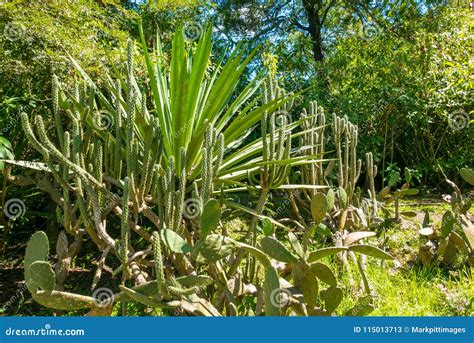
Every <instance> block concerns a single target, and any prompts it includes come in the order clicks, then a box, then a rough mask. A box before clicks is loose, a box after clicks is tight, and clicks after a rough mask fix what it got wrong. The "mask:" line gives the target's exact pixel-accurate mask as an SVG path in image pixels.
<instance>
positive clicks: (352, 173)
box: [21, 32, 391, 316]
mask: <svg viewBox="0 0 474 343" xmlns="http://www.w3.org/2000/svg"><path fill="white" fill-rule="evenodd" d="M141 33H142V32H141ZM181 39H182V37H180V35H179V34H178V35H176V36H175V40H174V42H173V45H176V46H177V47H178V48H179V47H180V45H179V44H180V40H181ZM206 39H207V40H209V41H206ZM206 42H207V43H206ZM209 42H210V34H209V33H206V34H205V35H203V38H202V39H201V40H200V43H198V44H202V46H201V49H202V50H200V51H201V53H202V54H204V55H205V52H206V51H207V50H205V49H204V48H205V47H206V46H205V44H208V43H209ZM181 43H182V44H184V42H181ZM144 44H145V46H144V48H145V50H146V43H144ZM203 47H204V48H203ZM209 49H210V46H209ZM176 51H178V52H175V54H178V53H181V52H182V50H180V49H177V50H176ZM202 51H204V52H202ZM239 54H240V52H239ZM133 55H134V53H133V45H132V44H129V48H128V63H127V66H126V70H125V76H123V77H119V78H118V79H117V80H116V81H112V79H110V80H109V81H108V83H109V86H108V88H107V89H108V93H107V94H105V93H103V92H102V91H101V90H100V89H99V87H97V86H96V85H95V84H94V83H93V82H92V81H91V80H90V78H87V77H85V80H86V83H85V84H78V85H76V87H75V89H74V92H73V94H72V96H70V95H68V93H67V92H66V91H63V90H62V87H61V85H60V83H59V80H58V79H57V78H56V77H55V76H53V89H52V91H53V121H54V127H52V128H51V129H47V128H46V127H47V125H46V124H45V119H43V118H42V117H41V116H36V117H35V118H33V119H32V118H29V117H28V115H27V114H25V113H23V114H22V115H21V119H22V125H23V128H24V130H25V132H26V135H27V137H28V139H29V141H30V143H31V144H32V146H33V147H34V148H35V149H36V150H38V151H39V152H40V153H41V155H42V158H43V161H44V162H45V164H46V166H47V168H45V169H47V170H46V171H45V172H44V174H45V175H43V176H44V177H42V178H37V179H35V180H34V182H37V183H38V187H40V188H41V189H47V190H48V192H49V193H50V194H51V197H52V198H53V199H54V201H55V203H56V205H57V217H58V222H59V223H60V224H61V225H62V226H63V227H64V231H63V232H61V234H60V236H59V237H58V242H57V246H56V254H57V257H58V262H57V264H56V266H55V268H54V270H53V268H52V266H51V265H50V264H49V262H48V251H49V243H48V240H47V238H46V236H45V234H44V233H42V232H39V233H36V234H35V235H34V236H33V237H32V238H31V240H30V242H29V244H28V249H27V256H26V257H25V277H26V279H27V280H29V279H31V280H32V281H31V284H30V285H29V290H30V291H31V293H32V296H33V298H34V299H35V300H37V301H38V302H40V303H41V304H44V305H45V306H50V307H53V308H56V309H91V312H92V313H98V312H100V307H101V304H100V303H99V302H97V299H94V297H92V296H89V295H81V294H73V293H68V292H64V291H63V285H64V283H65V280H66V277H67V273H68V270H69V268H70V267H71V265H72V264H73V263H74V258H75V257H76V256H77V255H78V253H79V250H80V247H81V242H82V241H83V240H85V239H90V240H91V241H92V242H93V243H94V244H95V245H96V246H97V248H98V250H99V255H98V258H97V261H98V263H97V269H96V272H95V274H94V277H93V281H92V285H91V290H92V291H94V290H96V289H98V286H99V285H100V283H101V281H102V279H103V274H104V273H103V272H104V271H105V270H112V274H113V275H114V276H119V277H120V282H119V284H118V285H116V287H115V294H113V296H112V299H111V302H110V303H109V304H108V307H112V306H113V305H114V304H115V303H118V302H122V303H126V302H128V301H135V302H139V303H142V304H144V305H146V306H151V307H159V308H161V309H163V310H164V311H167V310H173V311H178V312H172V313H187V314H193V315H209V316H217V315H235V314H237V312H238V310H237V309H238V308H239V306H240V305H241V301H242V299H243V297H244V296H245V295H246V294H252V295H255V296H256V299H257V304H256V308H255V313H257V314H261V313H263V312H264V313H265V314H266V315H281V314H285V313H292V314H298V315H331V314H333V313H334V312H335V311H336V309H337V307H338V305H339V303H340V302H341V300H342V296H343V291H342V289H341V288H339V287H338V285H337V281H336V276H335V274H334V273H333V272H332V271H331V269H330V268H329V267H328V266H327V265H326V264H323V263H321V261H319V259H320V258H322V257H324V256H329V255H334V254H337V255H344V256H345V258H347V256H349V258H354V261H355V264H357V266H358V268H359V271H360V273H361V276H362V280H363V287H364V289H365V293H366V294H365V296H364V298H361V303H360V304H359V305H358V306H357V307H355V308H354V309H352V310H351V311H349V313H351V314H362V313H367V312H369V310H370V307H371V306H372V304H371V303H370V301H369V300H370V299H369V298H370V296H371V295H372V294H371V291H370V288H369V282H368V281H367V278H366V277H365V274H364V268H363V266H362V264H363V263H362V262H361V258H360V257H359V256H360V254H362V255H364V256H365V255H369V256H375V257H378V258H386V259H388V258H391V257H390V256H389V255H388V254H386V253H385V252H384V251H382V250H380V249H378V248H376V247H373V246H370V245H365V244H355V243H358V242H360V240H362V239H364V238H367V237H370V236H371V233H366V232H352V233H350V231H351V229H353V228H354V227H353V226H351V225H350V223H349V220H348V218H355V217H356V214H355V213H359V212H358V209H357V208H356V207H355V203H356V201H358V200H357V199H358V197H359V196H360V193H357V192H356V191H355V187H356V183H357V180H358V178H359V175H360V173H361V161H360V160H358V159H357V151H356V148H357V127H356V126H355V125H353V124H351V123H350V122H349V121H348V119H347V117H344V118H340V117H337V116H333V118H332V120H333V121H332V133H333V141H332V143H333V144H334V149H335V151H336V157H335V159H332V158H328V159H327V160H323V159H322V157H323V156H324V157H326V155H327V153H326V151H325V150H326V146H327V142H328V137H326V133H327V131H328V130H326V126H327V125H328V124H327V123H326V116H325V114H324V110H323V109H322V108H321V107H319V106H318V105H317V104H316V103H315V102H313V103H311V107H310V110H309V112H306V111H304V112H303V116H302V118H301V119H300V120H298V121H296V122H292V121H291V115H290V111H291V110H292V108H293V105H294V103H293V102H294V99H295V97H294V96H293V95H290V94H286V92H285V91H284V89H283V88H281V87H280V86H279V85H278V82H277V81H276V80H275V78H274V75H273V76H272V75H270V77H269V78H268V79H266V80H265V82H263V89H262V97H261V100H262V106H261V107H257V109H254V107H255V105H256V101H259V99H260V98H257V100H251V101H249V104H248V105H245V106H243V104H244V103H246V102H247V100H248V99H249V94H250V93H251V90H252V89H254V88H258V87H257V86H258V83H257V82H255V83H253V84H251V85H249V87H248V88H247V89H246V91H245V92H243V93H242V94H243V95H242V98H241V97H240V96H239V97H238V99H240V100H238V101H237V103H236V105H235V107H234V106H233V105H230V106H229V109H228V110H225V111H224V114H221V116H220V117H219V113H220V112H219V111H222V109H223V108H224V107H223V103H221V100H220V97H219V96H220V95H219V94H217V93H216V92H218V91H215V90H214V89H211V88H209V89H207V88H206V87H207V86H206V82H203V84H204V86H203V87H202V88H199V87H197V88H194V89H193V90H194V91H195V92H193V93H189V94H187V93H186V96H189V97H196V99H195V100H196V102H195V103H193V104H186V106H185V105H183V104H182V103H181V100H183V99H182V98H180V96H178V95H177V93H176V92H178V89H176V88H174V87H176V86H177V85H178V83H176V82H177V81H176V80H173V78H174V77H184V76H182V75H181V76H180V75H178V74H179V73H178V72H177V70H175V69H174V68H175V67H176V65H174V66H173V67H172V71H171V76H170V77H171V80H172V81H173V82H171V83H172V85H174V86H170V90H169V94H168V93H167V92H166V91H164V90H166V89H167V88H166V87H168V80H167V76H166V74H165V73H164V71H163V70H162V67H163V66H161V65H160V64H157V65H156V66H155V67H156V68H154V67H152V68H150V69H149V73H150V82H151V83H152V87H151V88H152V89H151V93H152V96H153V99H154V101H152V102H151V104H150V103H149V99H148V98H147V95H149V94H147V92H146V91H142V90H141V89H140V87H139V86H138V84H137V80H136V78H135V76H134V62H133ZM184 55H185V54H184ZM184 55H183V56H184ZM173 56H174V58H175V59H176V58H177V57H176V56H177V55H173ZM178 57H179V56H178ZM181 57H182V56H181ZM236 58H237V57H236ZM145 59H149V56H148V55H147V54H145ZM203 59H205V56H204V57H203ZM180 61H181V62H182V61H187V58H184V59H181V60H180ZM149 62H150V61H147V63H149ZM175 62H176V60H175ZM181 62H180V63H181ZM150 63H151V62H150ZM176 63H178V62H176ZM182 63H184V62H182ZM186 63H187V62H186ZM172 64H173V63H172ZM236 64H237V63H236ZM183 65H186V66H188V65H187V64H183ZM200 67H202V68H201V69H199V68H197V67H196V68H197V69H194V67H190V69H189V70H188V69H187V68H183V70H182V72H183V73H185V72H190V73H191V74H190V75H187V74H186V75H187V76H189V77H190V78H189V82H190V83H196V82H198V81H199V80H200V78H204V77H205V76H204V71H205V66H204V65H202V66H200ZM229 68H230V67H229ZM200 71H202V72H203V75H201V76H200ZM226 71H227V69H225V68H223V73H226ZM155 73H158V74H155ZM226 75H227V74H226ZM227 77H233V75H227ZM209 82H211V81H209ZM212 82H213V81H212ZM221 82H223V81H220V82H219V83H216V84H214V87H216V89H220V90H221V91H222V92H224V91H226V90H223V89H222V88H219V87H221V86H222V84H221ZM229 94H230V93H229ZM181 95H183V94H181ZM183 96H184V95H183ZM168 97H169V98H168ZM201 97H202V98H203V99H204V98H206V97H209V98H212V99H213V102H211V103H209V104H208V105H207V106H204V105H202V107H199V106H201V104H200V101H201V100H199V99H201ZM203 99H202V101H204V100H203ZM198 100H199V101H198ZM188 105H189V106H190V107H189V108H188V107H187V106H188ZM221 105H222V108H220V109H219V108H217V107H219V106H221ZM193 106H195V107H193ZM198 107H199V108H198ZM149 109H150V110H149ZM239 109H240V112H241V113H239V114H236V113H237V111H238V110H239ZM186 111H188V112H186ZM189 113H191V115H190V116H193V115H195V114H196V116H195V117H193V118H189V117H187V115H188V114H189ZM234 115H235V116H236V118H237V119H236V120H235V122H232V120H231V118H232V117H233V116H234ZM184 119H190V120H189V122H186V121H185V120H184ZM258 120H260V127H261V138H259V139H257V140H256V141H255V142H253V143H250V144H249V145H247V146H245V147H244V148H242V149H241V150H238V151H237V152H235V153H234V152H232V153H231V154H230V155H231V156H230V157H229V158H228V159H227V160H226V157H227V156H226V154H225V150H226V148H228V147H227V144H228V143H235V142H236V141H237V142H238V141H239V139H237V137H233V134H234V133H233V130H235V129H236V126H239V125H240V126H242V127H244V128H245V127H247V125H249V126H248V127H247V129H250V128H252V124H248V122H250V123H252V122H253V123H254V124H256V123H257V121H258ZM180 125H181V126H182V127H180ZM225 128H228V130H227V129H225ZM293 130H294V131H295V132H293ZM247 131H248V132H250V131H251V130H247ZM224 133H226V134H224ZM246 134H247V133H245V134H242V137H240V140H241V141H243V140H244V138H245V137H246ZM229 137H230V138H229ZM298 137H301V140H302V143H301V144H300V146H296V147H295V146H292V144H293V143H294V141H295V140H296V139H297V138H298ZM201 138H202V139H201ZM200 139H201V140H200ZM195 143H198V144H195ZM295 155H296V157H295ZM236 161H237V162H236ZM247 161H250V162H247ZM239 162H241V164H238V163H239ZM295 165H297V166H298V169H300V168H301V169H300V171H301V173H300V180H296V182H293V181H294V180H293V178H294V175H291V174H292V173H291V171H292V170H293V171H294V170H296V168H295V167H294V166H295ZM335 165H337V169H338V170H339V172H338V173H337V183H334V184H333V183H332V182H331V180H330V179H331V175H330V174H331V172H332V170H333V167H334V166H335ZM367 165H368V167H370V171H369V172H368V174H369V178H372V179H373V178H374V177H375V174H376V172H377V171H376V167H375V166H374V164H373V160H372V159H371V156H370V160H369V158H368V162H367ZM295 174H296V173H295ZM236 175H237V176H236ZM245 176H247V177H248V178H249V182H248V183H245ZM297 177H298V176H297ZM229 184H230V185H231V187H229ZM371 185H372V186H371V189H370V194H371V195H373V194H374V193H375V190H374V189H373V182H372V184H371ZM235 186H238V187H240V188H241V189H248V190H250V192H249V193H250V194H255V192H257V193H258V199H257V203H256V207H255V209H253V210H252V209H249V208H248V207H245V206H240V207H239V208H240V209H244V210H245V211H246V212H247V213H250V215H251V219H250V225H249V228H248V230H247V231H246V232H244V234H243V236H242V237H241V239H240V241H238V240H236V239H233V238H230V237H229V234H228V233H227V232H226V231H225V229H224V227H223V226H222V225H221V218H222V216H223V214H224V213H225V210H226V206H227V205H228V204H229V202H228V201H227V199H226V195H227V192H228V191H233V190H234V189H232V188H233V187H235ZM284 186H285V187H284ZM298 187H300V188H301V191H300V192H299V193H298V194H299V195H298V196H295V197H293V198H292V201H293V203H292V205H293V207H294V208H295V207H296V208H297V207H298V205H300V203H299V202H302V203H303V204H305V203H306V205H304V206H303V207H302V208H306V209H307V210H308V213H309V214H310V215H311V216H312V218H313V221H312V225H311V226H310V228H307V227H306V226H304V225H301V226H303V227H305V231H304V232H303V233H297V232H295V233H292V232H290V233H289V235H288V238H289V242H290V244H291V246H292V250H293V251H290V250H288V249H287V248H286V247H285V246H284V245H283V244H282V243H281V242H279V241H278V240H277V239H276V232H275V231H276V230H275V228H274V224H276V225H279V226H280V227H283V228H285V229H288V228H287V227H285V226H284V225H282V224H280V223H278V222H276V221H275V220H271V219H270V218H269V217H266V216H265V215H264V214H265V213H264V212H265V205H266V204H267V201H268V198H269V197H270V194H271V193H272V192H273V191H274V190H277V189H281V188H284V189H298ZM58 189H60V190H61V191H60V192H58ZM58 194H59V195H58ZM358 194H359V195H358ZM297 202H298V203H297ZM374 203H376V202H374ZM262 218H265V219H264V221H263V223H264V224H262V225H263V226H264V228H263V231H264V232H265V237H263V238H262V239H260V238H261V236H260V231H259V230H258V224H259V222H262V221H261V219H262ZM302 222H303V221H302ZM117 223H119V224H117ZM347 223H349V224H347ZM328 227H329V228H330V230H329V231H330V235H334V238H335V239H334V241H335V242H336V247H329V248H323V249H320V250H316V251H311V243H312V242H313V238H314V235H313V234H314V232H315V230H319V229H321V228H326V229H327V228H328ZM298 236H301V239H302V243H300V242H299V238H297V237H298ZM71 237H72V239H71ZM70 242H71V243H70ZM325 249H326V250H325ZM277 261H278V262H277ZM278 263H283V264H284V265H285V266H284V268H279V267H278ZM106 267H108V268H106ZM322 284H325V285H327V286H328V287H326V288H323V287H322ZM280 293H281V294H283V293H285V294H287V295H288V302H285V303H282V301H281V297H280V295H281V294H280ZM275 299H280V300H278V301H275ZM290 308H291V310H290ZM108 310H110V309H108ZM289 311H293V312H289Z"/></svg>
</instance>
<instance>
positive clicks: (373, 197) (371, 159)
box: [365, 152, 378, 217]
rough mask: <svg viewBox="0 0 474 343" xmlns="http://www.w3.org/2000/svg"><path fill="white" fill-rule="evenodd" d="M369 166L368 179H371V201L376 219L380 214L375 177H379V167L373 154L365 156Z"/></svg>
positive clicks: (369, 153)
mask: <svg viewBox="0 0 474 343" xmlns="http://www.w3.org/2000/svg"><path fill="white" fill-rule="evenodd" d="M365 159H366V164H367V177H368V179H369V187H370V199H371V200H372V204H373V216H374V217H376V216H377V214H378V208H377V198H376V193H375V176H376V175H377V165H375V164H374V156H373V155H372V153H371V152H368V153H366V154H365Z"/></svg>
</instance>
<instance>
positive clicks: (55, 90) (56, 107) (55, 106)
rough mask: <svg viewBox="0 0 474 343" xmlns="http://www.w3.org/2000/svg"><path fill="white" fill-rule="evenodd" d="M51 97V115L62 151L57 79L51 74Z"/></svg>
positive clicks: (61, 127) (61, 125)
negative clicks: (52, 115)
mask: <svg viewBox="0 0 474 343" xmlns="http://www.w3.org/2000/svg"><path fill="white" fill-rule="evenodd" d="M51 88H52V95H53V114H54V121H55V123H56V130H57V134H58V139H59V144H60V146H61V148H62V149H64V130H63V124H62V121H61V115H60V113H59V81H58V77H57V76H56V75H54V74H53V79H52V86H51Z"/></svg>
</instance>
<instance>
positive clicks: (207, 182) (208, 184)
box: [200, 124, 225, 207]
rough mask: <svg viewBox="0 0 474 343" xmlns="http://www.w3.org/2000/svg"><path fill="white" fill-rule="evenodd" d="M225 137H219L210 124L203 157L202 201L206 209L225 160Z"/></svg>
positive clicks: (207, 129) (206, 133)
mask: <svg viewBox="0 0 474 343" xmlns="http://www.w3.org/2000/svg"><path fill="white" fill-rule="evenodd" d="M224 149H225V143H224V135H223V134H222V133H221V134H219V135H217V131H216V129H215V128H214V126H213V125H211V124H209V125H208V126H207V128H206V132H205V135H204V147H203V150H202V151H203V156H202V169H201V170H202V186H201V191H200V195H201V196H200V201H201V205H202V207H204V206H205V205H206V204H207V202H208V201H209V199H210V198H211V196H212V193H213V192H214V185H215V178H216V176H217V174H218V173H219V168H220V166H221V164H222V160H223V159H224Z"/></svg>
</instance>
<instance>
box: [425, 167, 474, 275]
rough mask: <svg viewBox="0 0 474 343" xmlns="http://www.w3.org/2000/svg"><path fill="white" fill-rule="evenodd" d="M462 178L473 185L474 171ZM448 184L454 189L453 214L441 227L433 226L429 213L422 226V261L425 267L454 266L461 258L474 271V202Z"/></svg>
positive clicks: (449, 198)
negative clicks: (472, 212) (470, 215)
mask: <svg viewBox="0 0 474 343" xmlns="http://www.w3.org/2000/svg"><path fill="white" fill-rule="evenodd" d="M460 174H461V176H462V177H463V178H464V179H465V180H466V182H468V183H470V184H474V179H472V175H473V174H472V171H471V172H469V170H467V169H464V170H461V172H460ZM446 182H447V183H448V184H449V185H450V186H451V187H452V188H453V193H452V194H451V196H447V197H446V199H445V200H446V201H447V202H449V204H450V205H451V210H448V211H446V212H445V213H444V214H443V217H442V220H441V223H431V222H430V216H429V212H426V213H425V218H424V220H423V224H422V225H420V229H419V233H420V236H421V241H420V246H419V256H418V257H419V260H420V262H421V263H422V264H423V265H424V266H425V267H431V266H432V265H434V264H439V263H441V262H442V263H444V264H448V265H450V264H453V263H454V262H455V261H456V259H457V258H458V257H459V256H465V257H466V258H465V259H464V261H467V262H468V263H469V264H470V266H471V267H474V224H473V223H472V222H471V221H470V220H469V219H468V217H467V213H468V211H469V209H470V208H471V199H470V198H469V197H464V196H463V195H462V193H461V191H460V189H459V187H458V186H457V185H456V184H455V183H454V182H452V181H451V180H448V179H446Z"/></svg>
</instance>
